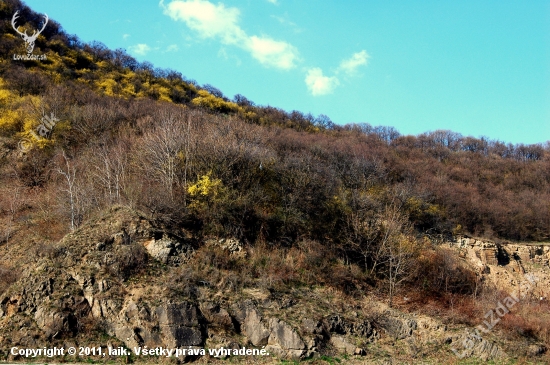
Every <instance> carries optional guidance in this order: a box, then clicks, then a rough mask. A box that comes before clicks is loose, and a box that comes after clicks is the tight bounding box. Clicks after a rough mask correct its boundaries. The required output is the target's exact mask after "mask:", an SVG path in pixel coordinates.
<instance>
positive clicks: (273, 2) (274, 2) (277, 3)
mask: <svg viewBox="0 0 550 365" xmlns="http://www.w3.org/2000/svg"><path fill="white" fill-rule="evenodd" d="M267 2H270V3H272V4H275V5H279V2H278V1H277V0H267Z"/></svg>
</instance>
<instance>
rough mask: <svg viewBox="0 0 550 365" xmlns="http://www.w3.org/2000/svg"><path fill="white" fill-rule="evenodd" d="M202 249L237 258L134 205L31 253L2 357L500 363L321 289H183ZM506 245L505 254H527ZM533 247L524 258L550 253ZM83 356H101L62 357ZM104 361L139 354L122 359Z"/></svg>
mask: <svg viewBox="0 0 550 365" xmlns="http://www.w3.org/2000/svg"><path fill="white" fill-rule="evenodd" d="M472 242H473V245H472ZM455 245H456V246H457V247H458V248H459V249H460V250H461V251H460V252H461V254H462V255H463V256H465V257H470V258H471V259H472V260H473V262H478V261H479V262H478V264H479V267H480V269H481V271H483V272H485V271H486V267H490V268H491V270H493V267H494V266H495V264H497V263H498V262H499V259H500V258H501V256H502V254H501V253H499V252H500V251H499V250H501V249H500V248H499V247H497V246H491V245H489V244H478V243H477V241H472V240H471V239H467V238H461V239H460V240H458V241H457V242H456V244H455ZM205 246H207V247H210V248H211V249H212V247H213V248H214V249H217V250H224V251H226V252H227V253H228V255H241V256H243V257H246V250H245V249H244V248H243V246H242V245H241V244H240V243H239V242H238V241H237V240H234V239H221V240H218V239H212V238H210V239H205V240H203V241H201V240H198V239H197V238H195V237H192V236H191V235H190V234H188V233H186V232H184V231H179V232H168V231H166V230H163V229H161V228H160V227H158V226H156V225H155V224H153V223H152V222H151V221H150V220H148V219H147V218H146V217H145V216H144V215H143V214H141V213H139V212H136V211H133V210H132V209H129V208H126V207H115V208H112V209H111V210H110V211H108V212H106V213H105V214H103V215H102V216H101V217H99V218H97V219H96V220H94V221H92V222H90V223H88V224H86V225H84V226H82V227H81V228H79V229H78V230H76V231H75V232H73V233H71V234H69V235H67V236H66V237H65V238H63V239H62V240H61V241H60V242H58V243H57V244H53V245H48V246H45V247H43V248H41V249H40V250H38V251H37V257H36V261H35V262H34V263H33V264H29V266H28V270H26V272H25V273H24V274H23V275H22V277H21V278H20V279H19V280H18V281H16V282H15V283H14V284H13V285H11V286H10V288H9V289H8V290H7V291H6V292H5V293H4V294H3V295H2V296H1V297H0V344H1V346H0V348H1V349H2V350H0V351H2V352H3V357H4V358H5V359H9V360H18V359H20V360H23V358H21V356H19V355H13V354H12V353H11V351H10V349H12V348H14V347H18V348H41V347H54V346H57V347H63V348H68V347H71V346H74V347H77V348H78V347H79V346H93V347H101V348H102V349H103V350H104V351H107V349H108V348H109V347H110V348H123V349H134V348H148V349H153V348H158V347H162V348H171V349H176V348H177V349H186V350H191V349H196V350H197V352H196V353H194V352H187V353H186V354H184V355H182V356H181V357H178V359H177V360H180V361H187V360H192V359H201V358H211V359H213V358H214V357H216V355H208V353H207V352H205V353H204V354H205V355H204V356H201V354H202V353H201V352H199V351H198V350H200V349H203V350H204V349H220V348H222V347H223V348H225V349H232V350H239V349H243V348H244V347H246V348H256V349H261V350H262V351H264V352H263V354H265V356H263V357H262V359H258V360H257V361H260V360H261V361H270V359H273V358H286V359H304V358H309V357H320V356H335V355H339V356H349V357H347V359H348V361H349V362H350V363H352V362H353V361H356V362H357V363H363V362H364V361H367V360H366V359H370V360H369V361H387V360H388V359H389V360H390V361H391V358H392V357H394V356H397V357H399V356H408V357H412V358H438V359H441V358H455V357H454V356H455V355H453V354H452V352H451V351H450V349H454V348H457V349H460V350H461V351H463V349H462V347H461V346H462V345H461V344H462V343H464V342H465V341H469V343H472V346H470V347H468V353H467V354H466V355H467V356H473V357H478V358H482V359H499V358H506V357H507V352H506V344H502V343H499V341H497V340H496V338H495V335H494V334H490V335H487V336H484V337H483V338H481V337H475V336H474V337H472V338H470V337H468V336H470V335H469V334H468V332H467V331H466V332H464V331H463V329H464V328H463V326H457V327H452V326H449V325H448V324H445V323H444V322H443V321H441V320H438V319H436V318H431V317H428V316H425V315H420V314H414V313H404V312H400V311H398V310H396V309H393V308H388V307H387V306H386V305H384V304H383V303H382V302H380V301H379V300H378V299H377V298H376V297H374V296H367V297H364V298H363V299H362V300H358V301H353V302H350V301H347V300H346V299H344V298H342V297H341V296H340V295H339V294H338V293H337V292H334V291H333V290H330V289H329V288H325V287H323V286H322V285H320V286H319V287H298V288H293V289H292V290H289V291H287V292H282V293H281V292H270V291H268V290H265V289H261V288H254V287H248V288H244V289H242V290H237V291H231V290H227V291H221V290H219V287H218V286H216V285H215V284H214V283H212V282H209V281H208V280H206V279H207V278H206V279H205V278H203V280H199V281H193V282H192V281H191V280H188V279H187V278H188V277H189V275H191V274H190V273H187V274H186V271H185V270H186V265H187V262H188V261H189V260H190V259H191V258H192V257H193V256H194V255H196V253H197V252H198V251H199V250H201V247H205ZM508 249H509V250H510V253H509V257H514V253H515V252H518V253H517V255H518V256H519V257H520V258H521V257H522V255H524V254H525V253H524V251H518V250H519V248H518V250H515V251H512V249H511V248H508ZM522 250H523V249H522ZM529 250H531V248H529ZM532 250H533V251H529V252H533V254H531V253H530V254H529V255H530V256H529V257H530V258H531V257H532V258H536V257H538V256H541V257H542V258H541V260H544V259H545V258H546V257H547V255H548V251H547V250H542V251H540V250H539V251H537V249H535V248H533V249H532ZM507 252H508V251H507ZM539 253H540V254H539ZM545 255H546V256H545ZM475 260H478V261H475ZM510 262H511V263H513V262H514V261H510ZM510 265H512V264H510ZM516 266H517V268H518V269H517V270H520V269H519V268H520V267H522V266H521V265H517V264H516ZM176 273H177V274H176ZM186 275H187V276H186ZM186 280H187V281H186ZM222 280H224V278H222ZM541 352H544V351H543V350H541ZM121 354H123V355H124V356H120V355H121ZM267 354H269V355H267ZM466 355H465V356H466ZM218 357H220V356H219V354H218ZM222 357H223V356H222ZM87 358H89V359H92V360H98V359H97V358H94V357H93V356H80V357H77V358H75V357H74V356H73V357H71V356H65V357H64V358H63V361H74V360H75V359H76V360H78V359H80V360H85V359H87ZM105 359H123V360H124V361H129V360H139V356H136V354H135V353H131V352H129V353H128V354H126V353H124V351H121V352H120V353H112V354H111V355H108V356H107V357H106V358H105ZM58 360H59V359H58ZM99 360H101V358H100V359H99ZM255 361H256V360H255Z"/></svg>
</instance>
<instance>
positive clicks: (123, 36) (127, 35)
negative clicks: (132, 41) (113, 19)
mask: <svg viewBox="0 0 550 365" xmlns="http://www.w3.org/2000/svg"><path fill="white" fill-rule="evenodd" d="M128 38H130V35H129V34H123V35H122V39H124V40H126V39H128Z"/></svg>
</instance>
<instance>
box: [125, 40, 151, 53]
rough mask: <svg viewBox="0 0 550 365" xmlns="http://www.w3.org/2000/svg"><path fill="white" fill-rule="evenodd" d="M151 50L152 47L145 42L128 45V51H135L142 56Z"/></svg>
mask: <svg viewBox="0 0 550 365" xmlns="http://www.w3.org/2000/svg"><path fill="white" fill-rule="evenodd" d="M150 50H151V47H149V46H148V45H147V44H145V43H139V44H136V45H134V46H130V47H128V51H130V53H134V54H137V55H140V56H145V55H146V54H147V52H149V51H150Z"/></svg>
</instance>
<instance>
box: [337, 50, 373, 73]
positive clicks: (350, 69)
mask: <svg viewBox="0 0 550 365" xmlns="http://www.w3.org/2000/svg"><path fill="white" fill-rule="evenodd" d="M369 58H370V56H369V55H368V54H367V51H365V50H363V51H361V52H357V53H354V54H353V56H351V58H349V59H347V60H343V61H342V62H340V66H339V67H338V71H342V72H344V73H346V74H347V75H349V76H352V75H354V74H355V73H356V72H357V68H359V67H360V66H363V65H366V64H367V60H368V59H369Z"/></svg>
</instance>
